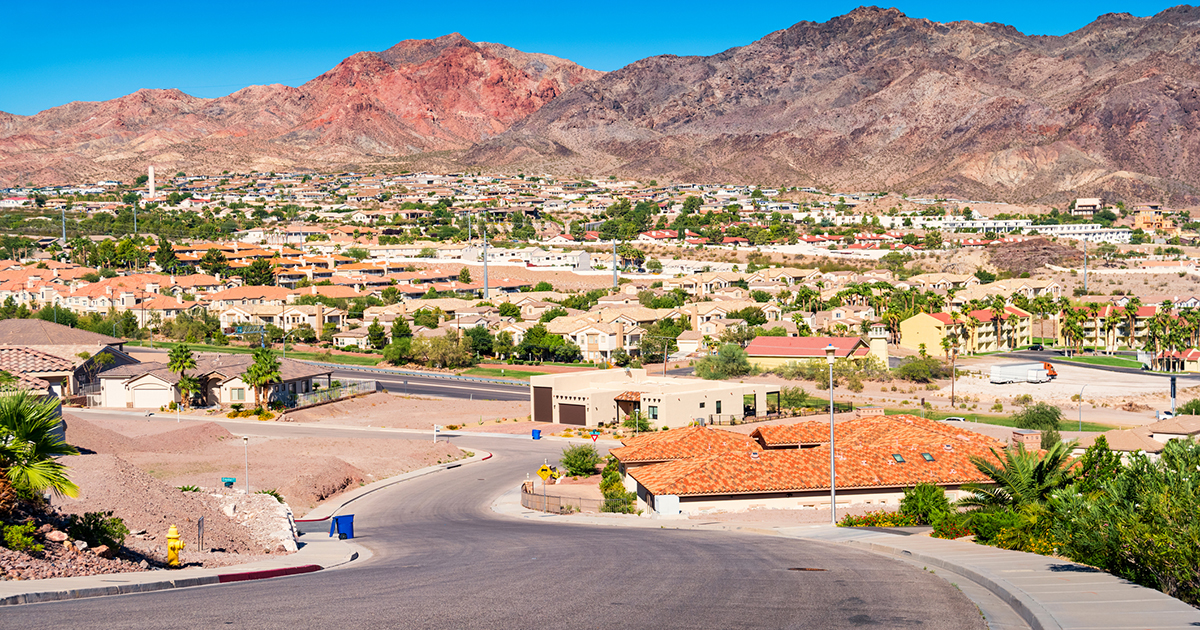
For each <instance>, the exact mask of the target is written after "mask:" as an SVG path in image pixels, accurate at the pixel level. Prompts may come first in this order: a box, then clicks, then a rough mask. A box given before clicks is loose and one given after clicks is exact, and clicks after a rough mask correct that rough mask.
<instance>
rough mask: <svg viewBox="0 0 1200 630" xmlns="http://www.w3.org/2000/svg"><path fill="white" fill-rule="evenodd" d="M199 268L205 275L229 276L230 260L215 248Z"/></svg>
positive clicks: (205, 257)
mask: <svg viewBox="0 0 1200 630" xmlns="http://www.w3.org/2000/svg"><path fill="white" fill-rule="evenodd" d="M106 242H107V241H106ZM199 266H200V269H201V270H203V271H204V273H206V274H208V275H210V276H215V275H218V274H220V275H222V276H225V275H229V259H228V258H226V257H225V254H224V253H223V252H222V251H221V250H219V249H217V248H215V247H213V248H211V249H209V250H208V251H206V252H204V256H203V257H201V258H200V263H199Z"/></svg>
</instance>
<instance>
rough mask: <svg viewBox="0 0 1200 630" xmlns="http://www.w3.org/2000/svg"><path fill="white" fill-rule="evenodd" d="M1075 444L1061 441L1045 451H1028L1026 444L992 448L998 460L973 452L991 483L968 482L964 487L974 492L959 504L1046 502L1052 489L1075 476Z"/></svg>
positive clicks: (997, 505) (973, 459) (988, 506)
mask: <svg viewBox="0 0 1200 630" xmlns="http://www.w3.org/2000/svg"><path fill="white" fill-rule="evenodd" d="M1073 445H1074V443H1072V442H1058V443H1057V444H1055V445H1054V446H1052V447H1050V449H1049V450H1047V451H1046V452H1045V453H1044V454H1043V453H1041V452H1039V451H1027V450H1025V446H1024V445H1023V444H1017V445H1016V446H1015V447H1010V448H1008V449H1005V450H1004V451H1003V452H997V451H996V449H992V455H993V456H994V457H995V460H994V461H993V460H991V459H988V458H984V457H979V456H977V455H973V456H971V463H973V464H975V467H976V468H978V469H979V472H981V473H983V474H984V475H986V476H987V477H988V479H991V483H969V484H964V485H963V486H962V489H963V490H966V491H967V492H970V493H971V494H969V495H967V496H965V497H963V498H961V499H959V500H958V503H957V505H958V506H960V507H965V508H967V509H971V510H984V511H989V510H1002V509H1013V510H1016V509H1019V508H1022V507H1025V506H1028V505H1042V504H1044V503H1045V502H1046V500H1047V499H1049V498H1050V494H1051V493H1052V492H1054V491H1055V490H1058V489H1060V488H1065V487H1066V486H1067V485H1069V484H1070V483H1071V481H1072V480H1073V479H1074V474H1073V473H1072V472H1071V469H1070V466H1069V464H1070V460H1071V449H1072V448H1073Z"/></svg>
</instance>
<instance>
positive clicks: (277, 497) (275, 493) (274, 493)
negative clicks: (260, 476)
mask: <svg viewBox="0 0 1200 630" xmlns="http://www.w3.org/2000/svg"><path fill="white" fill-rule="evenodd" d="M254 494H267V495H270V496H273V497H275V500H276V501H278V502H280V503H287V501H284V500H283V495H282V494H279V491H278V490H276V489H274V488H271V489H269V490H259V491H258V492H255V493H254Z"/></svg>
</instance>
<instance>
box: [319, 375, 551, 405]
mask: <svg viewBox="0 0 1200 630" xmlns="http://www.w3.org/2000/svg"><path fill="white" fill-rule="evenodd" d="M333 378H334V379H335V380H336V379H341V378H354V379H370V380H376V381H379V382H380V383H382V384H383V386H384V387H386V388H387V390H388V391H389V392H393V393H401V394H403V393H406V392H407V393H408V394H412V395H417V396H439V397H442V398H462V399H466V400H526V401H527V400H529V385H500V384H497V383H475V382H471V381H454V380H448V379H441V378H436V377H428V376H408V375H400V374H397V375H392V374H386V373H382V372H368V371H365V370H355V369H353V368H338V369H335V370H334V371H333ZM406 382H407V385H406V384H405V383H406Z"/></svg>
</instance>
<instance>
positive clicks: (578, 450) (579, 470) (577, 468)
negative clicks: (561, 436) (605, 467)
mask: <svg viewBox="0 0 1200 630" xmlns="http://www.w3.org/2000/svg"><path fill="white" fill-rule="evenodd" d="M559 461H560V463H561V464H562V465H563V468H566V469H567V473H568V474H570V475H571V476H572V477H590V476H592V475H594V474H596V467H597V466H599V465H600V463H601V462H602V461H604V460H603V459H601V457H600V453H599V452H598V451H597V450H596V447H595V446H593V445H591V444H577V445H575V446H569V447H567V448H564V449H563V455H562V459H561V460H559Z"/></svg>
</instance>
